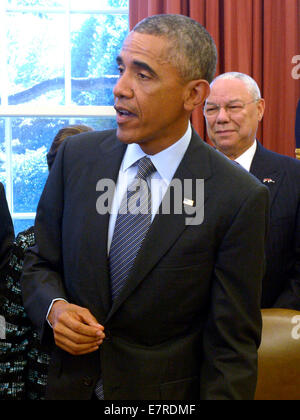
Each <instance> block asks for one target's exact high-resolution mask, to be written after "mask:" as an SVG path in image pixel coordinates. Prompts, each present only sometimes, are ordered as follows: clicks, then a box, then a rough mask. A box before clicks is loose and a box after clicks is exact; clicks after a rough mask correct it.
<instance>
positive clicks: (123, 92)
mask: <svg viewBox="0 0 300 420" xmlns="http://www.w3.org/2000/svg"><path fill="white" fill-rule="evenodd" d="M113 94H114V96H115V98H128V99H130V98H132V97H133V88H132V83H131V78H130V76H129V75H128V74H127V73H126V71H125V72H124V73H123V74H122V75H120V77H119V79H118V81H117V83H116V85H115V87H114V89H113Z"/></svg>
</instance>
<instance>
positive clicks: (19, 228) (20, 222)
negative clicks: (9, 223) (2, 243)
mask: <svg viewBox="0 0 300 420" xmlns="http://www.w3.org/2000/svg"><path fill="white" fill-rule="evenodd" d="M13 223H14V228H15V234H16V236H17V234H18V233H20V232H24V230H26V229H29V228H30V227H31V226H33V225H34V218H32V219H14V221H13Z"/></svg>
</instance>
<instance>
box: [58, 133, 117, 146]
mask: <svg viewBox="0 0 300 420" xmlns="http://www.w3.org/2000/svg"><path fill="white" fill-rule="evenodd" d="M117 142H118V140H117V136H116V130H115V129H111V130H105V131H89V132H84V133H80V134H77V135H74V136H72V137H70V138H69V139H68V140H66V144H67V148H80V147H85V148H86V149H88V148H91V147H93V146H95V145H96V144H97V145H100V146H106V145H108V144H111V143H117Z"/></svg>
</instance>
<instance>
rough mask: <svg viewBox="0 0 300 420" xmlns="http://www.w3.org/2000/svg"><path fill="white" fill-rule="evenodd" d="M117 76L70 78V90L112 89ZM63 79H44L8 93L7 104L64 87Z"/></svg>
mask: <svg viewBox="0 0 300 420" xmlns="http://www.w3.org/2000/svg"><path fill="white" fill-rule="evenodd" d="M117 77H118V76H103V77H97V78H92V77H82V78H72V79H71V84H72V91H91V90H96V89H103V88H107V89H113V87H114V85H115V83H116V80H117ZM64 87H65V79H64V77H55V78H54V79H50V80H45V81H43V82H40V83H37V84H36V85H34V86H32V87H31V88H29V89H26V90H23V91H22V92H18V93H15V94H14V95H9V97H8V103H9V105H19V104H22V103H25V102H29V101H32V100H33V99H36V98H37V97H39V96H41V95H44V94H45V93H47V92H50V91H52V90H57V89H64Z"/></svg>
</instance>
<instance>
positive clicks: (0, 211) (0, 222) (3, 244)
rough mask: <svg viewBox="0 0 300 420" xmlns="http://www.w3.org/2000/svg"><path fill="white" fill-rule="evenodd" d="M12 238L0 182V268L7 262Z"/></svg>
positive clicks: (2, 187)
mask: <svg viewBox="0 0 300 420" xmlns="http://www.w3.org/2000/svg"><path fill="white" fill-rule="evenodd" d="M14 238H15V234H14V228H13V224H12V220H11V216H10V212H9V209H8V205H7V201H6V197H5V191H4V186H3V185H2V184H1V182H0V270H2V269H3V268H4V267H5V265H6V264H7V261H8V259H9V255H10V251H11V247H12V243H13V240H14Z"/></svg>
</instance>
